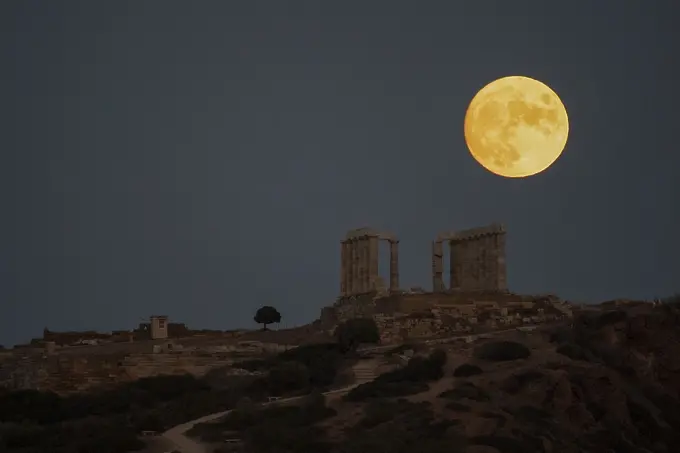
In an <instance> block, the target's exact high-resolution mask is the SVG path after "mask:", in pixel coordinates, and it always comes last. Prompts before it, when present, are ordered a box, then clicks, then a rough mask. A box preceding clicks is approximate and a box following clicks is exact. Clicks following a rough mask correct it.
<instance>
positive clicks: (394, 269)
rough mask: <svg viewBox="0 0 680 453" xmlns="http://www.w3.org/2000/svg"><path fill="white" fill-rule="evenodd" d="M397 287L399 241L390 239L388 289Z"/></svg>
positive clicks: (394, 289) (393, 289)
mask: <svg viewBox="0 0 680 453" xmlns="http://www.w3.org/2000/svg"><path fill="white" fill-rule="evenodd" d="M398 289H399V241H390V291H397V290H398Z"/></svg>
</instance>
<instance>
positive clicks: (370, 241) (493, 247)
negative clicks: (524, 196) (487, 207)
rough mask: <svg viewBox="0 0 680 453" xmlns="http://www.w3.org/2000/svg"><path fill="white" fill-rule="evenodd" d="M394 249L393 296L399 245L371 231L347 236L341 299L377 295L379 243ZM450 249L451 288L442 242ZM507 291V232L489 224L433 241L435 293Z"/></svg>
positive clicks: (342, 255)
mask: <svg viewBox="0 0 680 453" xmlns="http://www.w3.org/2000/svg"><path fill="white" fill-rule="evenodd" d="M380 240H386V241H388V242H389V244H390V284H389V291H390V292H396V291H398V290H399V240H398V239H397V237H396V236H395V235H393V234H391V233H386V232H381V231H376V230H373V229H371V228H368V227H364V228H358V229H354V230H350V231H349V232H347V235H346V236H345V239H343V240H342V241H341V247H340V297H341V298H343V297H350V296H357V295H361V294H367V293H372V292H376V291H379V290H380V289H381V287H382V286H383V284H382V279H381V278H380V275H379V269H378V261H379V241H380ZM445 242H447V243H448V245H449V266H450V273H449V287H448V288H446V286H445V284H444V278H443V270H444V243H445ZM445 291H461V292H467V291H470V292H476V291H485V292H494V291H498V292H505V291H507V277H506V263H505V228H504V227H503V225H501V224H498V223H494V224H491V225H487V226H483V227H479V228H472V229H468V230H462V231H452V232H444V233H441V234H439V235H438V236H437V238H436V239H435V240H434V241H432V292H445Z"/></svg>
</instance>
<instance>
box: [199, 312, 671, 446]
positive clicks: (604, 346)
mask: <svg viewBox="0 0 680 453" xmlns="http://www.w3.org/2000/svg"><path fill="white" fill-rule="evenodd" d="M402 349H403V348H402ZM414 354H415V357H413V358H411V359H410V361H409V362H408V363H407V364H405V365H404V364H402V365H399V364H396V365H395V368H394V369H393V370H392V371H389V372H387V373H385V374H383V375H381V376H379V377H377V378H376V379H375V380H373V381H372V382H368V383H365V384H363V385H361V386H359V387H357V388H355V389H354V390H352V391H351V392H350V393H349V394H348V395H346V396H345V397H344V398H336V399H333V400H328V399H327V400H326V401H325V403H322V405H323V404H325V408H323V407H322V408H320V407H319V403H318V402H314V401H308V402H306V403H303V404H302V405H301V406H300V407H299V408H294V407H288V408H284V407H279V408H272V407H269V408H261V409H259V410H260V411H262V412H265V413H262V414H259V415H258V416H255V417H253V416H252V411H253V410H254V409H252V408H250V409H248V410H247V411H245V414H246V415H247V414H250V416H245V415H244V413H241V414H240V415H239V413H238V410H237V411H235V414H234V416H232V417H231V418H230V417H227V419H225V420H223V421H222V425H220V424H213V425H211V427H210V429H211V430H212V434H213V436H214V434H215V430H220V429H223V430H225V431H224V432H229V433H230V434H229V436H228V437H231V438H232V442H234V441H235V440H240V441H241V442H243V443H245V444H246V445H245V447H246V448H249V451H271V450H267V449H268V448H269V447H271V448H274V447H277V448H278V450H277V451H281V452H287V451H291V452H292V451H311V450H312V449H313V450H314V451H316V452H321V451H326V452H333V453H353V452H357V453H358V452H365V451H372V452H375V453H381V452H385V453H387V452H388V451H389V452H390V453H409V452H415V451H418V452H421V451H428V452H435V453H437V452H466V453H498V452H500V453H526V452H544V453H555V452H564V453H584V452H617V453H628V452H629V453H650V452H653V453H666V452H674V451H678V445H680V399H679V396H680V309H679V308H678V307H677V306H673V305H653V304H651V303H646V304H624V305H621V306H615V305H610V306H601V307H598V309H593V310H589V311H583V312H582V313H579V314H577V315H576V317H575V318H574V319H573V321H568V322H565V323H564V324H562V325H560V326H543V327H538V328H536V329H534V330H529V329H521V330H516V331H514V332H508V333H504V334H502V335H496V336H490V337H487V338H482V339H480V340H478V341H476V342H475V341H460V342H458V343H451V344H445V345H439V346H437V349H430V350H420V351H418V350H417V348H416V351H415V353H414ZM388 355H389V353H388ZM402 358H403V356H402ZM244 417H245V418H244ZM244 420H245V421H244ZM296 420H297V421H299V425H296V423H297V422H296ZM310 424H313V425H314V426H315V428H313V429H312V428H310V427H309V425H310ZM284 427H285V429H284ZM197 431H198V430H197ZM283 431H285V439H286V443H285V445H284V444H280V443H277V442H279V441H280V439H277V436H269V437H268V438H267V439H265V438H263V437H262V436H261V434H262V433H264V432H270V433H281V432H283ZM257 433H260V435H256V434H257ZM267 442H269V443H270V444H271V445H269V444H268V443H267ZM225 451H226V450H225Z"/></svg>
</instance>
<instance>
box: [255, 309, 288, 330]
mask: <svg viewBox="0 0 680 453" xmlns="http://www.w3.org/2000/svg"><path fill="white" fill-rule="evenodd" d="M253 320H255V322H256V323H258V324H262V325H263V327H262V330H267V324H273V323H275V322H277V323H278V322H281V313H279V311H278V310H277V309H276V308H274V307H271V306H269V305H265V306H264V307H260V308H259V309H258V310H257V312H256V313H255V317H254V318H253Z"/></svg>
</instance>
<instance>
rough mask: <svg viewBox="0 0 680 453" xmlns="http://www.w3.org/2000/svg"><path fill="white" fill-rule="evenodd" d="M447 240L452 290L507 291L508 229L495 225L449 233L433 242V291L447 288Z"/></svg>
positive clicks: (442, 234)
mask: <svg viewBox="0 0 680 453" xmlns="http://www.w3.org/2000/svg"><path fill="white" fill-rule="evenodd" d="M444 241H446V242H448V244H449V268H450V269H449V271H450V273H449V289H450V290H454V291H507V277H506V265H505V228H504V227H503V225H501V224H498V223H494V224H491V225H488V226H484V227H479V228H472V229H469V230H463V231H457V232H446V233H441V234H440V235H439V236H437V238H436V240H434V241H432V291H433V292H442V291H446V288H445V286H444V278H443V275H442V274H443V268H444V259H443V258H444V250H443V248H444V247H443V243H444Z"/></svg>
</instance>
